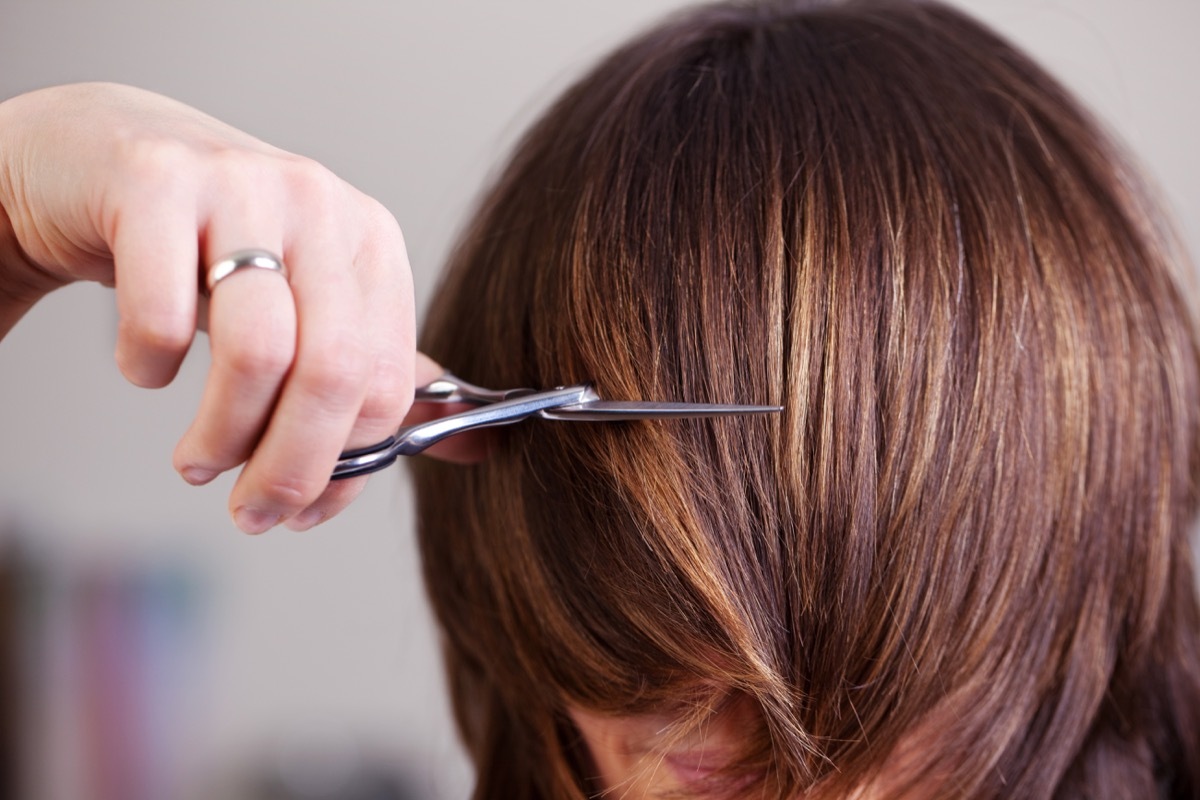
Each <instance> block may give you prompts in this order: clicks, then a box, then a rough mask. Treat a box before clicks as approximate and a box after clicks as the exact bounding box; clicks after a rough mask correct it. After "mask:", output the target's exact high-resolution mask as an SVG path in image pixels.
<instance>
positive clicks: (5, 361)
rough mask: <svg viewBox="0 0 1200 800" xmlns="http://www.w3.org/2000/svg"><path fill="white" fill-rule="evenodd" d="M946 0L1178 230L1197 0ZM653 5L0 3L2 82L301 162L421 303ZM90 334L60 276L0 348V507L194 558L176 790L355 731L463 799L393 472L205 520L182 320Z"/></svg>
mask: <svg viewBox="0 0 1200 800" xmlns="http://www.w3.org/2000/svg"><path fill="white" fill-rule="evenodd" d="M958 4H959V5H960V6H962V7H964V8H966V9H968V10H970V11H973V12H975V13H976V14H978V15H980V16H982V17H983V18H985V19H986V20H988V21H990V22H992V23H993V24H994V25H996V26H998V27H999V28H1000V29H1001V30H1002V31H1004V32H1006V33H1008V34H1009V35H1011V36H1012V37H1013V38H1015V39H1016V40H1017V41H1019V42H1021V43H1023V44H1024V45H1025V46H1027V47H1028V48H1029V49H1031V50H1032V51H1033V53H1034V55H1035V56H1037V57H1038V58H1040V59H1041V60H1042V61H1043V62H1044V63H1046V64H1047V65H1048V66H1050V67H1051V68H1052V70H1054V71H1055V72H1056V73H1057V74H1058V75H1060V76H1061V77H1063V78H1064V79H1065V80H1066V81H1067V82H1068V83H1069V84H1070V85H1072V86H1073V87H1074V88H1075V89H1076V90H1077V91H1078V92H1080V93H1081V94H1082V95H1083V96H1084V98H1085V99H1086V100H1088V101H1089V102H1090V103H1092V104H1093V105H1094V106H1095V107H1096V108H1097V109H1098V111H1099V112H1100V114H1101V115H1102V116H1103V117H1105V118H1106V119H1108V120H1109V121H1111V122H1112V123H1113V124H1114V125H1115V126H1116V128H1117V129H1118V130H1119V132H1120V133H1121V135H1122V136H1123V137H1124V138H1125V139H1126V140H1127V141H1129V142H1130V143H1131V144H1132V146H1133V148H1134V150H1135V151H1137V152H1138V153H1139V155H1140V156H1141V157H1142V159H1143V161H1144V162H1145V164H1146V165H1147V167H1148V169H1149V171H1150V173H1151V175H1152V176H1153V177H1154V178H1155V179H1156V180H1157V181H1158V183H1159V185H1160V186H1161V187H1162V190H1163V193H1164V195H1165V196H1166V198H1167V199H1168V200H1169V202H1170V203H1171V204H1172V205H1173V206H1174V209H1175V211H1176V214H1177V216H1178V219H1179V221H1180V222H1181V226H1180V227H1181V228H1182V230H1183V232H1184V234H1185V238H1186V239H1187V240H1188V242H1189V245H1190V247H1191V249H1192V250H1193V252H1196V251H1197V249H1198V247H1197V245H1200V223H1198V220H1200V156H1198V155H1197V150H1196V147H1195V146H1194V141H1195V128H1196V125H1197V122H1198V120H1197V111H1196V106H1197V99H1198V97H1197V90H1196V86H1195V81H1196V75H1197V74H1198V72H1200V56H1197V52H1200V48H1196V47H1195V41H1194V36H1195V31H1197V30H1200V2H1196V0H1151V1H1149V2H1143V3H1137V4H1134V3H1129V2H1126V0H1019V1H1008V0H960V2H959V3H958ZM676 5H678V3H676V2H672V1H669V0H654V1H653V2H651V0H608V1H607V2H603V3H600V2H551V0H509V1H508V2H504V3H488V2H482V0H475V1H473V2H453V3H452V2H445V3H432V2H425V3H417V2H400V1H399V0H395V1H393V2H388V1H387V0H339V2H333V1H332V0H325V1H324V2H322V0H206V2H203V3H201V2H190V1H187V2H163V1H162V0H106V2H97V1H93V0H78V1H77V2H67V0H3V1H2V2H0V97H7V96H10V95H13V94H16V93H19V92H21V91H23V90H26V89H30V88H34V87H38V86H43V85H47V84H53V83H59V82H68V81H78V80H98V79H103V80H114V81H121V82H127V83H132V84H136V85H139V86H143V87H146V88H149V89H153V90H156V91H159V92H162V93H165V94H168V95H171V96H174V97H176V98H178V99H181V100H183V101H185V102H187V103H190V104H192V105H195V106H197V107H199V108H201V109H203V110H205V111H207V112H209V113H211V114H212V115H214V116H217V117H219V118H221V119H223V120H225V121H227V122H230V123H232V124H234V125H236V126H239V127H242V128H244V129H246V130H248V131H250V132H252V133H254V134H256V135H257V136H259V137H261V138H263V139H266V140H268V141H270V142H272V143H274V144H277V145H279V146H282V147H284V148H287V149H290V150H294V151H297V152H300V153H303V154H306V155H309V156H313V157H315V158H317V159H318V160H321V161H323V162H324V163H326V164H327V165H328V166H330V167H331V168H333V169H334V171H336V172H338V173H339V174H341V175H342V176H343V177H344V178H346V179H347V180H349V181H350V182H351V183H354V184H355V185H357V186H358V187H360V188H361V189H363V190H365V191H366V192H368V193H370V194H373V195H375V196H376V197H378V198H379V199H380V200H381V201H383V202H384V204H385V205H387V206H388V207H389V208H390V209H391V210H392V211H393V213H394V214H395V215H396V217H397V218H398V219H399V220H400V223H401V225H402V227H403V228H404V231H405V234H406V236H407V239H408V242H409V252H410V256H411V260H412V263H413V266H414V269H415V272H416V284H417V290H418V293H419V297H420V299H421V300H422V301H424V299H425V298H427V297H428V296H429V294H430V292H431V290H432V288H433V287H434V285H435V282H436V279H437V273H438V265H439V263H440V262H441V260H442V258H443V255H444V253H445V252H446V249H447V247H448V244H449V241H450V240H451V238H452V235H453V232H454V230H455V229H456V228H457V227H458V226H459V225H460V224H461V223H462V222H463V220H464V219H465V216H466V214H467V213H468V212H469V209H470V207H471V202H472V197H473V195H474V193H475V192H476V191H477V189H478V187H479V186H480V185H481V183H482V182H483V180H484V178H485V176H486V175H487V174H488V172H489V170H490V169H491V168H492V167H493V165H495V164H496V163H497V161H498V159H499V158H500V157H501V155H502V154H503V153H504V152H505V149H506V147H507V146H508V144H509V143H510V142H511V141H512V139H513V138H514V136H515V135H516V134H517V133H518V132H519V131H520V129H521V128H522V127H523V125H524V123H525V122H527V121H528V120H529V119H530V117H531V115H532V114H533V113H534V112H535V111H536V110H537V109H538V108H539V107H540V106H541V105H542V104H543V103H544V102H545V101H546V100H547V99H548V98H549V97H550V96H551V95H552V93H553V92H554V90H555V89H556V88H558V87H561V86H563V85H564V82H565V81H566V80H567V78H568V77H569V76H570V75H572V74H574V73H576V72H577V71H578V70H580V69H581V68H582V67H584V66H585V65H586V64H588V63H589V62H590V61H591V60H592V58H594V57H595V56H596V55H597V54H599V53H600V52H602V51H603V50H605V49H606V48H607V47H608V46H609V45H610V44H612V43H614V42H615V41H617V40H618V39H620V38H621V37H623V36H624V35H625V34H627V33H629V32H630V31H632V30H633V29H635V28H637V27H639V26H641V25H642V24H644V23H645V22H646V21H648V20H651V19H653V18H655V17H656V16H658V15H659V14H660V13H661V12H662V11H663V10H665V9H668V8H671V7H674V6H676ZM114 329H115V312H114V310H113V305H112V300H111V297H110V296H109V294H108V293H107V292H106V291H105V290H103V289H99V288H96V287H87V286H84V287H72V288H68V289H66V290H63V291H61V292H59V293H57V294H56V295H53V296H51V297H50V298H49V299H47V300H46V301H45V302H43V303H42V304H41V305H40V306H39V307H38V308H36V309H35V310H34V312H33V313H31V315H30V316H29V317H27V318H26V320H25V321H24V322H23V323H22V324H21V325H19V326H18V328H17V329H16V330H15V331H14V332H13V333H12V334H11V335H10V336H9V337H8V338H7V339H6V340H5V341H4V342H3V343H0V375H2V376H3V377H2V378H0V443H2V451H0V455H2V458H0V522H3V521H4V520H8V523H9V524H17V525H19V526H21V527H22V528H24V529H25V530H27V531H28V532H30V533H32V534H34V535H35V537H36V539H37V542H38V545H39V546H40V547H41V548H42V549H43V550H44V551H45V552H46V553H48V554H49V555H50V557H52V559H54V560H55V561H56V563H60V564H64V565H67V566H66V567H64V569H69V568H70V565H73V564H84V563H94V562H95V561H97V560H100V561H109V562H112V561H116V562H120V561H134V562H139V561H153V560H170V561H184V562H186V563H187V564H190V565H192V566H193V568H195V569H196V570H197V571H198V572H199V573H200V574H201V575H203V576H205V577H204V578H203V580H204V581H205V584H206V585H207V587H208V591H207V593H206V597H207V600H206V602H205V619H206V621H207V622H206V625H205V627H204V640H205V643H206V646H205V647H204V649H203V651H202V655H201V656H200V657H199V658H198V660H197V665H196V671H195V674H196V678H195V683H196V689H197V692H198V697H199V700H197V701H196V703H195V707H194V709H193V711H192V713H190V714H188V715H187V716H186V717H181V719H180V722H179V724H180V726H182V727H185V728H187V729H188V730H189V731H191V733H190V734H189V735H190V736H191V740H190V741H191V742H192V744H191V745H190V746H189V750H188V752H189V755H188V759H187V761H188V763H187V765H186V768H187V769H188V771H189V772H190V773H192V774H193V775H194V784H193V785H196V786H200V785H205V783H206V782H208V784H209V785H211V782H212V781H214V780H216V779H217V778H218V777H220V776H227V775H228V774H229V773H230V772H231V770H232V769H233V768H234V767H235V766H236V765H240V764H247V763H250V762H252V761H254V760H255V759H259V758H267V759H271V758H275V757H276V756H277V755H278V754H279V753H281V752H283V753H287V752H296V751H297V749H298V751H299V752H308V749H309V748H317V747H318V746H319V745H320V743H322V742H328V743H330V744H329V746H328V747H322V749H324V750H325V751H327V752H328V751H330V750H333V751H338V752H342V751H345V750H346V748H347V747H351V746H353V747H358V748H359V749H360V750H361V751H362V752H368V751H369V752H374V753H378V754H382V755H383V756H384V757H385V758H389V759H394V760H396V761H397V762H398V763H401V764H403V765H405V766H406V768H407V769H409V770H410V771H411V772H412V774H414V775H415V776H417V777H416V780H417V785H418V788H419V792H420V795H421V796H441V797H460V796H463V794H464V793H465V791H466V786H467V785H468V777H467V769H466V766H465V762H464V760H463V758H462V757H461V755H460V754H459V751H458V749H457V745H456V743H455V739H454V734H453V731H452V728H451V725H450V723H449V720H448V712H447V708H446V703H445V701H444V699H443V695H444V693H443V687H442V684H441V682H440V677H439V672H438V658H437V653H436V640H435V634H434V631H433V629H432V627H431V624H430V620H429V615H428V612H427V609H426V607H425V605H424V601H423V596H422V591H421V588H420V583H419V574H418V569H417V565H416V563H415V550H414V547H413V542H412V533H411V524H410V514H409V498H408V493H407V489H406V487H405V486H404V482H403V479H402V475H401V474H400V471H399V470H397V471H396V473H395V474H391V475H383V476H382V477H378V478H376V479H375V480H374V481H373V483H372V485H371V486H370V488H369V489H368V491H367V492H366V494H365V495H364V496H363V497H362V499H361V500H360V501H359V502H358V503H357V504H356V505H355V506H354V507H352V508H351V509H350V510H349V511H347V512H346V513H344V514H343V515H342V516H340V517H339V518H337V519H336V520H335V521H333V522H332V523H330V524H327V525H325V526H322V527H320V528H317V529H315V530H314V531H311V532H308V533H304V534H294V533H290V532H287V531H277V532H273V533H270V534H268V535H266V536H263V537H259V538H251V537H246V536H243V535H241V534H239V533H237V532H236V531H235V530H234V528H233V527H232V525H231V523H230V522H229V521H228V518H227V516H226V511H225V499H226V495H227V492H228V489H229V487H230V485H231V481H229V480H219V481H217V482H216V483H215V484H214V485H212V486H209V487H205V488H202V489H195V488H191V487H188V486H187V485H185V484H184V483H183V481H182V480H180V479H179V478H178V477H177V476H176V475H175V474H174V472H173V471H172V470H171V467H170V455H171V450H172V447H173V445H174V442H175V440H176V438H177V437H178V436H179V435H181V434H182V432H183V430H184V428H185V426H186V424H187V422H188V420H189V419H190V415H191V414H192V412H193V410H194V408H195V406H196V403H197V401H198V398H199V389H200V386H201V384H202V379H203V376H204V372H205V366H206V358H207V353H206V352H205V347H204V345H203V342H202V341H201V342H200V343H199V346H198V347H197V348H195V349H196V352H195V353H193V354H192V356H191V357H190V358H189V361H188V363H187V364H186V365H185V369H184V371H183V374H181V375H180V377H179V379H178V380H177V381H176V382H175V384H174V385H172V386H171V387H169V388H168V389H165V390H160V391H157V392H149V391H144V390H136V389H133V388H132V387H129V386H127V385H125V384H124V383H123V382H122V380H121V379H120V377H119V375H118V373H117V371H116V369H115V367H114V366H113V364H112V360H111V352H112V347H113V344H114V342H115V338H114ZM347 743H350V744H347ZM339 748H340V749H339ZM222 779H223V778H222ZM47 791H48V794H47V796H50V794H51V792H50V790H47ZM57 791H59V792H65V791H66V790H64V789H61V787H60V788H59V789H58V790H57ZM200 794H203V792H201V793H200ZM210 796H214V795H210Z"/></svg>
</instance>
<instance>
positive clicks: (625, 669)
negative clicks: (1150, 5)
mask: <svg viewBox="0 0 1200 800" xmlns="http://www.w3.org/2000/svg"><path fill="white" fill-rule="evenodd" d="M1157 220H1158V217H1157V216H1156V212H1155V211H1154V209H1153V208H1152V207H1151V206H1150V205H1149V204H1148V203H1147V202H1146V201H1145V200H1144V199H1143V193H1142V192H1141V191H1140V190H1139V189H1138V183H1137V180H1136V179H1135V177H1134V175H1133V173H1132V171H1131V170H1130V169H1128V168H1127V167H1126V166H1125V162H1124V161H1123V159H1122V157H1121V156H1120V153H1119V152H1118V150H1117V148H1115V147H1114V146H1113V145H1112V144H1111V143H1110V142H1109V140H1108V139H1107V137H1106V136H1105V135H1104V134H1102V133H1101V131H1100V130H1099V128H1098V126H1097V125H1096V123H1095V122H1094V121H1093V120H1092V119H1091V118H1090V117H1089V116H1088V114H1087V113H1085V112H1084V111H1083V110H1081V108H1080V107H1079V105H1078V104H1077V103H1076V102H1075V101H1074V100H1073V99H1072V98H1071V97H1070V96H1069V95H1068V94H1067V93H1066V92H1065V91H1064V90H1063V89H1062V88H1061V87H1060V86H1059V85H1058V84H1057V83H1056V82H1054V81H1053V80H1052V79H1051V78H1050V77H1048V76H1047V75H1046V74H1045V73H1044V72H1043V71H1042V70H1041V69H1040V68H1039V67H1037V66H1036V65H1035V64H1033V63H1032V62H1031V61H1030V60H1029V59H1028V58H1026V57H1025V56H1023V55H1022V54H1021V53H1020V52H1019V51H1017V50H1016V49H1014V48H1013V47H1012V46H1011V45H1010V44H1008V43H1006V42H1005V41H1003V40H1001V39H1000V38H998V37H997V36H996V35H995V34H993V33H991V32H990V31H988V30H987V29H985V28H984V27H982V26H981V25H979V24H978V23H976V22H974V21H972V20H970V19H969V18H967V17H965V16H964V15H962V14H961V13H959V12H956V11H953V10H951V9H949V8H947V7H945V6H942V5H938V4H935V3H909V2H876V1H875V0H866V1H865V2H848V3H844V4H829V3H805V2H783V3H768V4H756V5H745V4H729V5H716V6H709V7H703V8H700V9H696V10H692V11H689V12H686V13H684V14H682V15H678V16H676V17H673V18H671V19H669V20H667V21H666V22H664V23H663V24H662V25H660V26H659V27H658V28H656V29H654V30H651V31H650V32H648V33H646V34H644V35H643V36H641V37H640V38H638V39H636V40H634V41H632V42H631V43H630V44H628V45H627V46H625V47H623V48H621V49H620V50H618V51H617V52H615V53H614V54H612V55H611V56H610V57H609V58H607V59H606V60H604V61H603V62H602V63H601V64H600V65H599V66H597V67H596V68H595V69H594V70H593V71H592V72H591V73H590V74H588V75H587V76H586V77H584V78H583V79H582V80H580V81H579V82H578V83H577V84H576V85H575V86H574V87H573V88H571V89H569V90H568V91H567V92H566V93H565V94H564V96H562V97H561V99H559V100H558V101H557V102H556V103H555V104H554V105H553V106H552V107H551V108H550V109H549V110H548V111H547V112H546V113H545V115H544V116H543V117H542V119H541V120H540V122H538V123H537V124H536V125H535V126H534V127H533V128H532V129H531V131H530V132H529V133H528V134H527V135H526V137H525V138H524V140H523V141H522V142H521V143H520V145H519V146H518V147H517V149H516V152H515V154H514V155H513V157H512V160H511V162H510V163H509V164H508V166H507V168H506V169H504V170H503V172H502V173H501V174H500V175H499V177H498V179H497V180H496V182H495V185H494V186H493V187H492V188H491V189H490V191H489V192H488V193H487V194H486V196H485V198H484V200H483V203H482V206H481V208H480V210H479V212H478V215H477V216H476V217H475V219H474V222H473V224H472V225H471V226H470V227H469V228H468V230H467V231H466V233H465V235H464V237H463V239H462V242H461V244H460V246H459V247H458V249H457V251H456V252H455V253H454V255H453V257H452V259H451V262H450V264H449V268H448V271H447V272H446V274H445V279H444V285H443V286H442V288H441V291H440V293H439V295H438V296H437V298H436V300H435V302H434V304H433V306H432V309H431V310H430V312H429V315H428V319H427V322H426V325H425V329H424V335H423V339H422V343H421V346H422V348H423V349H424V350H425V351H427V352H428V353H430V354H431V355H432V356H433V357H434V358H436V359H438V360H439V361H440V362H441V363H442V364H445V365H446V366H447V367H448V368H450V369H452V370H453V371H455V372H456V373H458V374H460V375H462V376H463V377H465V378H467V379H469V380H472V381H475V382H477V383H481V384H485V385H492V386H501V387H512V386H531V387H550V386H554V385H559V384H569V383H575V382H583V381H593V382H594V383H595V384H596V386H597V388H598V390H599V392H600V394H601V395H603V396H604V397H606V398H612V399H623V398H625V399H663V400H691V401H701V402H729V403H774V404H781V405H782V406H783V407H784V410H783V412H782V414H780V415H779V416H778V417H775V418H764V417H759V418H740V419H736V418H735V419H722V420H692V421H674V422H637V423H625V424H582V423H579V424H576V423H570V424H569V423H550V422H538V423H531V424H527V425H524V426H521V427H518V428H515V429H512V430H509V431H506V432H505V433H504V434H503V436H502V437H501V438H500V439H499V440H498V441H497V443H496V444H495V446H494V447H493V450H492V452H491V454H490V456H489V457H488V458H487V459H486V460H485V461H484V462H482V463H479V464H477V465H473V466H470V467H462V466H453V465H446V464H440V463H433V462H426V463H421V464H419V465H418V466H417V468H416V478H417V487H418V497H419V531H420V532H419V537H420V545H421V550H422V555H423V559H424V570H425V578H426V581H427V584H428V591H429V594H430V597H431V598H432V603H433V606H434V609H435V612H436V615H437V618H438V620H439V622H440V624H441V627H442V630H443V632H444V647H445V654H446V662H447V668H448V671H449V678H450V684H451V688H452V694H453V700H454V706H455V709H456V714H457V719H458V723H459V726H460V729H461V732H462V736H463V738H464V741H465V742H466V745H467V748H468V750H469V752H470V754H471V756H472V757H473V759H474V762H475V765H476V767H477V769H478V784H477V788H476V792H475V797H476V798H508V797H522V798H559V797H584V796H587V795H588V794H589V792H592V791H594V789H595V787H593V786H592V785H591V784H590V783H589V780H588V778H589V776H588V774H587V766H586V765H587V757H586V753H585V751H584V749H583V747H582V746H581V743H580V742H579V739H578V734H577V733H576V732H575V731H574V730H573V729H572V727H571V724H570V720H569V718H568V717H567V716H566V714H565V713H564V708H566V707H567V706H578V707H584V708H588V709H593V710H596V711H598V712H601V713H610V714H633V713H641V712H643V711H646V710H651V709H662V708H683V709H693V710H695V709H701V710H703V709H707V708H710V707H711V706H712V705H713V704H716V703H719V702H721V701H722V700H721V698H725V697H729V696H734V695H735V696H737V697H741V698H748V699H749V701H750V702H751V703H752V704H753V707H754V709H755V712H756V714H755V717H756V720H757V722H756V723H755V724H754V726H753V728H752V729H749V730H747V731H746V737H745V742H744V749H745V752H744V753H743V754H742V757H741V758H739V759H738V760H737V761H736V763H735V764H734V765H732V766H731V767H730V768H729V769H728V770H727V772H728V773H730V774H729V775H728V776H726V777H728V778H729V781H728V782H726V783H725V784H722V785H723V786H725V788H730V787H733V788H740V789H742V790H744V791H746V792H747V793H750V794H752V796H756V797H761V796H778V797H790V796H795V795H796V794H799V793H803V796H804V797H806V798H826V797H848V796H863V795H865V796H870V797H873V798H875V797H888V798H893V797H896V798H898V797H930V796H939V797H980V798H985V797H997V798H999V797H1021V798H1038V797H1055V798H1069V797H1105V796H1111V797H1152V796H1164V797H1167V796H1170V797H1200V614H1198V611H1197V601H1196V590H1195V584H1194V578H1193V571H1192V565H1191V553H1190V549H1189V544H1188V538H1187V537H1188V526H1189V524H1190V520H1191V517H1192V514H1193V511H1194V508H1195V504H1196V494H1197V491H1196V475H1197V470H1198V468H1200V448H1198V442H1200V436H1198V432H1200V428H1198V425H1200V383H1198V374H1200V369H1198V349H1197V339H1196V334H1195V330H1194V325H1193V319H1192V315H1191V309H1190V307H1189V305H1188V299H1187V297H1186V296H1185V294H1184V291H1183V289H1182V284H1181V278H1180V274H1181V273H1180V272H1179V269H1178V266H1177V265H1176V264H1174V263H1173V258H1174V256H1173V255H1172V252H1173V251H1172V249H1171V248H1170V246H1169V245H1168V244H1167V243H1166V242H1167V239H1166V238H1164V234H1163V232H1162V231H1161V230H1160V227H1161V226H1160V225H1159V223H1158V221H1157ZM702 717H703V713H701V712H696V713H693V714H691V716H688V714H684V716H683V719H684V720H685V722H684V724H685V725H687V724H693V723H695V724H701V723H700V722H697V720H700V719H701V718H702ZM748 781H749V784H748ZM731 791H732V789H731ZM855 792H859V793H861V795H855ZM619 794H620V792H619V791H617V792H616V793H615V795H616V796H619Z"/></svg>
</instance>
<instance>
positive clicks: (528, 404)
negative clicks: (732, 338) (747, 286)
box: [333, 373, 783, 480]
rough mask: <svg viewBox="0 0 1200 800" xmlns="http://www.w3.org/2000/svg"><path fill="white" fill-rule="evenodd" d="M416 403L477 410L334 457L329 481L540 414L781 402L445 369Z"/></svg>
mask: <svg viewBox="0 0 1200 800" xmlns="http://www.w3.org/2000/svg"><path fill="white" fill-rule="evenodd" d="M416 402H418V403H470V404H473V405H475V406H477V407H476V408H472V409H470V410H468V411H463V412H461V413H458V414H451V415H449V416H446V417H442V418H440V419H435V420H431V421H429V422H423V423H421V424H419V425H409V426H407V427H404V428H401V429H400V430H398V431H396V433H395V434H394V435H393V436H389V437H388V438H387V439H384V440H383V441H382V442H379V443H377V444H373V445H371V446H369V447H361V448H358V449H355V450H347V451H346V452H344V453H342V455H341V457H340V458H339V459H338V462H337V466H336V467H334V470H333V480H340V479H343V478H353V477H355V476H357V475H367V474H369V473H371V472H378V471H379V470H381V469H384V468H385V467H389V466H391V465H392V464H393V463H394V462H395V461H396V459H397V458H398V457H400V456H415V455H417V454H418V453H420V452H421V451H423V450H424V449H425V448H427V447H429V446H431V445H433V444H436V443H437V442H440V441H441V440H443V439H446V438H448V437H450V436H454V435H455V434H457V433H463V432H464V431H471V430H476V429H477V428H490V427H494V426H497V425H511V424H513V423H515V422H520V421H522V420H526V419H530V418H532V417H539V418H541V419H549V420H566V421H572V422H618V421H621V420H631V419H679V418H683V417H717V416H729V415H737V414H770V413H775V412H778V411H781V410H782V408H783V407H782V406H743V405H719V404H711V403H657V402H643V401H639V400H602V399H601V398H600V395H598V394H597V393H596V390H595V389H593V388H592V386H591V384H586V383H583V384H578V385H576V386H560V387H558V388H557V389H550V390H549V391H544V392H539V391H536V390H534V389H508V390H494V389H484V388H483V387H480V386H475V385H473V384H470V383H467V382H466V381H464V380H462V379H461V378H456V377H455V376H453V375H451V374H449V373H447V374H445V375H443V376H442V377H440V378H438V379H437V380H435V381H433V382H432V383H429V384H427V385H425V386H422V387H420V388H418V389H417V392H416Z"/></svg>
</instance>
